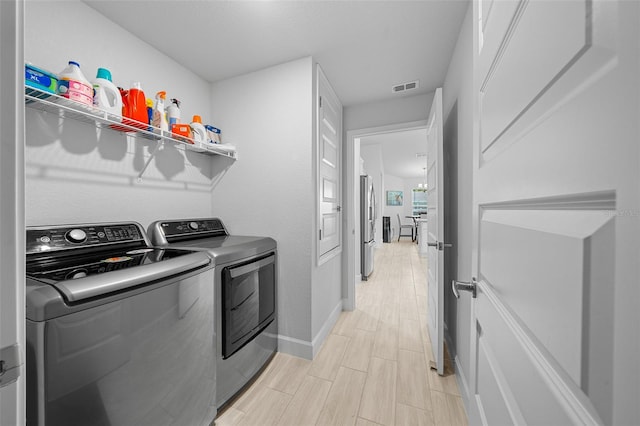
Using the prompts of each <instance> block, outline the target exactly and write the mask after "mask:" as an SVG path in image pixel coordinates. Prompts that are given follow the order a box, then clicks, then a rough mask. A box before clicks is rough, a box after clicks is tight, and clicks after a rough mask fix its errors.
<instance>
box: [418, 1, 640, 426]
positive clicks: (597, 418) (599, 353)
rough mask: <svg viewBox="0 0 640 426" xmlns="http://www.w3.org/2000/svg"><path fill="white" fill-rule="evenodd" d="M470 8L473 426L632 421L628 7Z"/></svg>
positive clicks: (633, 18) (632, 46) (632, 85)
mask: <svg viewBox="0 0 640 426" xmlns="http://www.w3.org/2000/svg"><path fill="white" fill-rule="evenodd" d="M632 3H636V4H632ZM473 8H474V9H473V13H474V15H473V16H474V19H473V21H474V31H473V33H474V49H473V51H474V80H475V81H474V92H475V93H474V96H475V100H476V102H475V114H474V126H476V127H475V130H474V158H473V164H474V173H473V182H474V201H473V207H474V210H473V230H474V231H473V232H474V247H473V254H472V256H473V260H472V270H473V271H474V273H475V274H477V275H476V277H477V280H478V287H477V291H478V293H477V298H476V299H474V302H473V304H472V326H471V329H472V333H471V334H472V336H471V352H472V353H471V360H472V361H471V363H470V364H471V374H470V378H469V382H470V386H469V387H470V389H471V391H470V392H471V393H472V395H471V396H470V407H471V409H470V410H469V411H470V412H469V418H470V423H475V424H478V423H482V424H488V425H497V424H501V425H505V424H546V425H551V424H554V425H560V424H562V425H568V424H601V423H604V424H635V423H637V421H638V418H640V417H638V408H637V406H638V404H637V401H638V399H637V398H638V393H637V392H638V383H640V378H639V377H638V367H637V357H638V337H637V336H638V332H637V329H636V330H633V329H632V327H630V326H629V325H628V324H629V323H631V324H637V323H638V319H639V315H638V311H637V309H635V308H633V307H632V303H629V302H627V301H626V299H628V298H631V299H633V300H636V301H637V300H638V290H637V276H638V266H637V259H638V244H637V241H638V228H639V222H640V221H639V220H638V218H639V217H640V210H639V205H640V203H639V200H638V198H639V193H640V191H639V187H638V181H639V179H638V168H639V167H638V162H639V157H640V156H639V154H638V124H637V123H638V121H637V118H638V116H640V111H639V110H638V91H637V87H638V62H639V61H638V40H639V39H640V37H639V33H638V25H637V24H638V22H639V20H638V17H639V15H640V13H639V12H638V9H639V8H638V5H637V2H616V1H597V0H595V1H591V0H575V1H566V0H563V1H553V2H549V1H526V0H523V1H513V0H512V1H474V2H473ZM630 90H631V93H629V91H630ZM429 202H430V203H431V202H432V201H431V199H430V200H429ZM430 219H431V218H430ZM632 259H635V260H632ZM631 283H633V284H631ZM627 376H630V377H627ZM629 394H633V395H635V396H634V397H631V398H630V397H627V395H629ZM614 396H615V398H614ZM634 401H635V402H634Z"/></svg>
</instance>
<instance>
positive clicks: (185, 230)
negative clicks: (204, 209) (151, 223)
mask: <svg viewBox="0 0 640 426" xmlns="http://www.w3.org/2000/svg"><path fill="white" fill-rule="evenodd" d="M160 229H161V230H162V233H163V234H164V235H165V237H179V236H185V235H194V234H199V235H206V236H221V235H222V236H223V235H228V234H227V230H226V229H225V227H224V225H223V224H222V221H221V220H220V219H193V220H179V221H175V222H162V223H161V224H160Z"/></svg>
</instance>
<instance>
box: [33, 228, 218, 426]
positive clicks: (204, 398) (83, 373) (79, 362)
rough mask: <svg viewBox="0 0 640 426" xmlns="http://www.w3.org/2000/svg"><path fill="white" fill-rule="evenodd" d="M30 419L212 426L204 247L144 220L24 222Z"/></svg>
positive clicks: (87, 424)
mask: <svg viewBox="0 0 640 426" xmlns="http://www.w3.org/2000/svg"><path fill="white" fill-rule="evenodd" d="M26 246H27V262H26V314H27V315H26V316H27V318H26V334H27V354H26V358H27V374H26V377H27V425H29V426H45V425H46V426H98V425H99V426H124V425H127V426H132V425H136V426H145V425H149V426H151V425H153V426H155V425H159V424H166V425H198V426H208V425H210V424H211V423H212V422H213V419H214V418H215V416H216V405H215V399H216V397H215V391H216V386H215V382H216V377H215V374H216V369H215V354H216V350H215V344H216V341H215V330H214V327H213V320H214V316H215V315H214V308H215V304H214V298H213V296H214V295H213V289H212V287H211V284H210V283H211V280H213V269H212V265H211V258H210V257H209V256H207V255H206V253H202V252H198V251H190V250H178V249H154V248H151V247H150V246H149V244H148V240H147V238H146V236H145V234H144V229H143V228H142V227H141V226H140V225H138V224H137V223H111V224H87V225H69V226H49V227H31V228H27V244H26Z"/></svg>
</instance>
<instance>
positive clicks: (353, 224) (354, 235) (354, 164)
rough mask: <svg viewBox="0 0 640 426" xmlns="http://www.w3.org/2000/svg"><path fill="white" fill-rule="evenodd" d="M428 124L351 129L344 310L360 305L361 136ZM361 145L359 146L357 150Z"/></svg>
mask: <svg viewBox="0 0 640 426" xmlns="http://www.w3.org/2000/svg"><path fill="white" fill-rule="evenodd" d="M426 127H427V120H418V121H410V122H406V123H398V124H390V125H386V126H378V127H367V128H363V129H355V130H348V131H347V138H346V143H345V144H344V154H343V155H344V162H343V165H344V166H343V170H344V174H343V177H344V179H343V185H344V188H343V191H342V193H343V194H344V198H343V202H344V204H345V205H344V215H343V217H342V220H343V227H342V230H343V233H342V238H343V246H344V247H345V248H346V250H343V251H342V256H343V263H342V264H343V268H342V269H343V271H342V275H343V276H342V282H343V283H344V285H343V288H342V309H343V310H345V311H353V310H354V309H355V308H356V280H357V279H358V277H359V276H360V274H359V273H358V272H356V267H357V269H359V267H360V262H358V263H357V265H356V250H359V249H360V246H359V244H358V243H357V241H359V240H360V228H359V227H358V226H357V224H358V221H359V217H358V213H359V211H360V207H359V203H358V202H359V200H358V199H357V197H358V192H359V190H358V189H356V185H358V187H359V185H360V179H359V176H360V155H358V156H357V158H356V152H357V153H358V154H359V153H360V138H362V137H365V136H375V135H381V134H385V133H395V132H401V131H405V130H418V129H424V128H426ZM356 148H357V149H356Z"/></svg>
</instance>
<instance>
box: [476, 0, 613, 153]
mask: <svg viewBox="0 0 640 426" xmlns="http://www.w3.org/2000/svg"><path fill="white" fill-rule="evenodd" d="M592 3H593V2H592V0H584V1H581V2H578V1H572V2H536V1H529V0H522V1H521V2H520V3H518V5H517V7H515V3H514V2H498V4H497V5H494V6H493V7H492V14H491V16H494V15H497V17H496V18H494V19H492V21H491V23H492V25H486V28H485V30H484V31H483V33H482V36H483V47H482V49H481V53H480V64H479V67H480V70H481V71H482V72H483V74H481V75H482V77H481V79H480V80H481V81H480V84H481V89H480V95H479V97H480V114H481V116H482V119H483V124H482V126H481V130H480V138H479V143H480V149H481V160H482V161H483V162H486V161H490V160H492V159H493V158H495V157H496V156H498V155H499V154H500V153H501V152H502V151H504V149H506V148H507V147H508V146H510V145H511V144H513V143H515V142H517V141H518V140H520V139H521V138H522V136H523V135H524V134H526V133H527V132H528V131H530V130H531V129H532V128H534V127H535V126H537V125H538V124H540V123H541V122H542V121H544V120H545V118H547V117H549V116H550V115H552V114H553V112H554V111H556V110H557V109H559V108H560V107H562V106H563V105H564V104H565V103H567V102H568V101H569V100H571V99H573V98H574V97H575V96H577V95H578V94H580V93H582V92H584V91H585V90H587V89H588V88H589V87H590V86H591V85H593V84H594V83H595V82H596V81H598V80H599V78H600V77H602V76H603V75H605V74H606V73H607V72H608V71H610V70H611V69H612V68H613V67H614V66H615V64H616V61H617V56H616V51H615V47H616V40H615V39H614V38H613V37H612V34H615V28H616V25H617V22H616V21H617V19H616V17H615V12H616V11H617V6H616V4H615V3H614V2H604V4H599V5H598V7H597V8H594V7H593V4H592ZM497 8H499V9H500V12H501V13H499V14H498V13H497V12H496V9H497ZM558 8H565V9H567V10H558ZM509 16H511V20H510V21H509V24H508V26H506V28H505V21H506V20H507V19H506V18H507V17H509ZM560 17H561V18H560ZM567 18H568V19H567ZM594 22H597V25H595V24H594ZM549 32H551V33H552V35H551V37H552V38H553V39H554V40H556V44H555V45H554V48H553V49H551V50H550V49H548V48H547V46H545V45H544V42H541V41H539V40H541V39H543V38H545V37H550V35H549ZM519 34H523V35H522V36H519ZM553 34H556V35H555V36H553ZM522 52H527V54H525V55H522ZM494 82H499V83H500V84H499V85H498V86H495V87H500V90H499V91H497V92H496V91H495V90H494V89H493V86H494ZM525 82H526V83H525ZM507 93H508V95H506V94H507ZM505 101H506V102H505Z"/></svg>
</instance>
